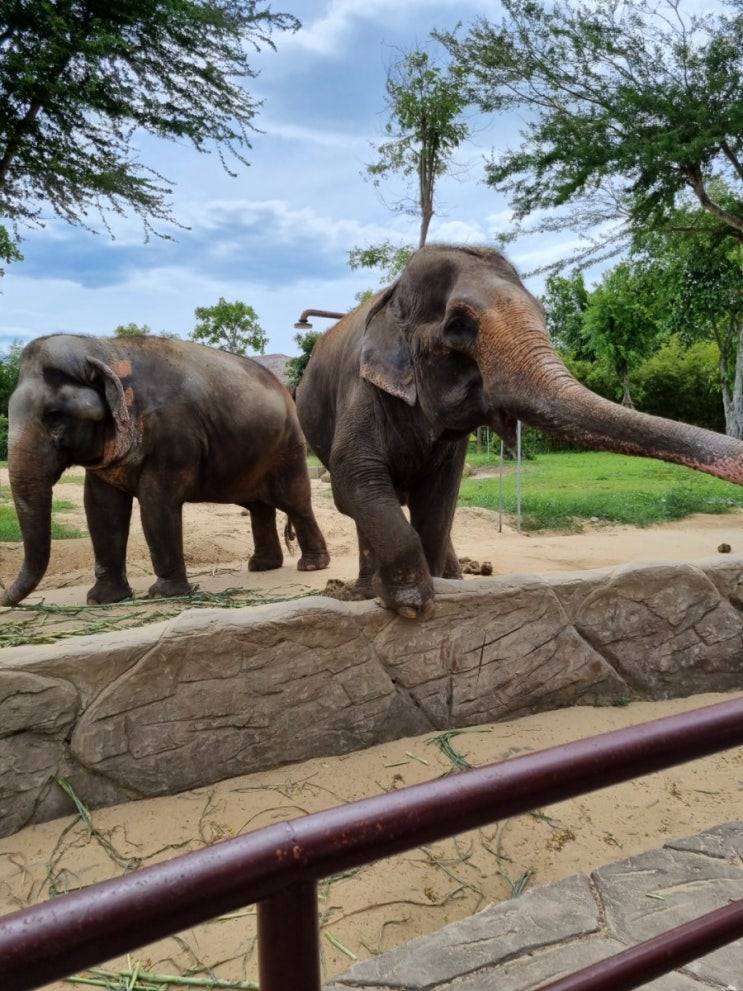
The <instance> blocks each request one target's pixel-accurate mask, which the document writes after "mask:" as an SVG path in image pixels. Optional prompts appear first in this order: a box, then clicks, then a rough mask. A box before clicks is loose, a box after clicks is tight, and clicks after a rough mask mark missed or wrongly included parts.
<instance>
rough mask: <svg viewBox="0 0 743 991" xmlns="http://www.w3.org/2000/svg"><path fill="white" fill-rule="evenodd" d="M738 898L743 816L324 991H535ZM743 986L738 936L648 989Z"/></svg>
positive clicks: (473, 922)
mask: <svg viewBox="0 0 743 991" xmlns="http://www.w3.org/2000/svg"><path fill="white" fill-rule="evenodd" d="M739 899H743V822H730V823H726V824H724V825H721V826H717V827H715V828H714V829H710V830H708V831H706V832H704V833H700V834H699V835H697V836H691V837H688V838H686V839H680V840H670V841H669V842H668V843H666V844H665V845H664V846H663V847H661V848H659V849H656V850H651V851H650V852H649V853H643V854H639V855H638V856H634V857H629V858H627V859H626V860H621V861H618V862H616V863H612V864H608V865H607V866H605V867H600V868H599V869H598V870H596V871H594V872H593V873H592V874H591V875H590V877H589V876H586V875H583V874H577V875H575V876H573V877H569V878H566V879H565V880H563V881H559V882H557V883H556V884H551V885H547V886H545V887H542V888H535V889H534V890H533V891H531V892H528V893H526V894H524V895H522V896H521V897H520V898H518V899H514V900H513V901H508V902H503V903H502V904H499V905H496V906H491V907H489V908H486V909H484V910H483V911H481V912H479V913H478V914H477V915H474V916H472V917H471V918H469V919H464V920H461V921H459V922H454V923H452V924H451V925H449V926H446V927H445V928H444V929H440V930H439V931H438V932H436V933H432V934H431V935H429V936H423V937H421V938H420V939H416V940H414V941H413V942H411V943H408V944H406V945H405V946H401V947H399V948H398V949H396V950H392V951H391V952H389V953H385V954H382V955H380V956H378V957H373V958H371V959H369V960H363V961H359V962H358V963H356V964H354V965H353V966H352V967H351V968H350V969H349V970H347V971H346V972H345V973H344V974H342V975H340V976H339V977H337V978H336V979H335V980H334V982H333V983H332V984H330V985H327V986H326V989H325V991H350V989H353V991H371V989H374V991H443V989H446V991H485V989H489V991H492V989H497V991H537V989H538V988H540V987H542V985H544V984H546V983H548V982H549V981H553V980H556V979H557V978H558V977H564V976H565V975H566V974H569V973H571V972H572V971H574V970H579V969H580V968H581V967H585V966H587V965H588V964H590V963H593V962H595V961H597V960H600V959H602V958H604V957H607V956H610V955H611V954H612V953H616V952H617V951H619V950H621V949H623V948H625V947H626V946H631V945H634V944H635V943H639V942H642V941H643V940H646V939H650V938H651V937H652V936H656V935H658V934H659V933H661V932H665V931H666V930H668V929H672V928H673V927H674V926H677V925H680V924H681V923H683V922H688V921H689V920H691V919H694V918H696V917H698V916H700V915H704V914H705V913H706V912H711V911H713V910H714V909H716V908H720V907H721V906H723V905H726V904H728V903H729V902H731V901H737V900H739ZM645 986H646V987H647V988H648V989H650V991H703V989H710V988H712V989H725V991H743V939H742V940H738V941H737V942H735V943H731V944H729V945H728V946H727V947H724V948H723V949H721V950H717V951H716V952H714V953H710V954H708V955H707V956H705V957H702V958H700V959H698V960H696V961H695V962H693V963H691V964H688V965H687V966H686V967H683V968H681V969H680V970H677V971H674V972H673V973H671V974H667V975H665V976H664V977H661V978H658V979H656V980H654V981H651V982H649V983H648V984H647V985H645Z"/></svg>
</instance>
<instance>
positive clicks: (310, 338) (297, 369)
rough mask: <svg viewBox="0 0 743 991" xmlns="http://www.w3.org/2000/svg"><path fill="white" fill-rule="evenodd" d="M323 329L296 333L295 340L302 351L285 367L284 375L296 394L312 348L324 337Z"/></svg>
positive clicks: (289, 386)
mask: <svg viewBox="0 0 743 991" xmlns="http://www.w3.org/2000/svg"><path fill="white" fill-rule="evenodd" d="M322 334H323V332H322V331H321V330H308V331H306V333H304V334H302V333H299V334H295V335H294V340H295V341H296V343H297V344H298V345H299V350H300V353H299V354H298V355H297V356H296V357H294V358H290V359H289V360H288V361H287V363H286V367H285V368H284V377H285V378H286V384H287V387H288V389H289V391H290V392H291V393H292V395H294V393H295V392H296V389H297V386H298V385H299V383H300V382H301V381H302V376H303V375H304V371H305V369H306V368H307V363H308V362H309V360H310V358H311V356H312V349H313V348H314V346H315V345H316V344H317V342H318V341H319V340H320V338H321V337H322Z"/></svg>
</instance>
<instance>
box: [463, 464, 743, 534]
mask: <svg viewBox="0 0 743 991" xmlns="http://www.w3.org/2000/svg"><path fill="white" fill-rule="evenodd" d="M468 462H469V463H470V464H477V463H478V462H479V463H480V465H485V463H486V462H487V458H486V457H485V456H484V455H481V456H478V455H473V456H472V457H470V458H468ZM489 464H490V467H492V468H493V469H494V470H497V468H498V462H497V459H494V458H492V457H491V460H490V462H489ZM506 467H507V472H506V473H505V474H504V477H503V512H504V513H506V514H508V515H509V516H512V515H515V513H516V489H517V473H516V468H515V462H513V461H507V462H506ZM499 485H500V483H499V479H498V478H486V479H478V478H472V479H463V481H462V485H461V488H460V492H459V505H460V506H483V507H485V508H487V509H494V510H498V509H499ZM737 506H743V486H739V485H733V484H732V483H731V482H722V481H720V480H719V479H717V478H712V476H710V475H705V474H702V473H701V472H698V471H693V470H692V469H691V468H684V467H681V466H680V465H670V464H666V463H665V462H663V461H655V460H653V459H651V458H634V457H627V456H624V455H619V454H605V453H603V452H596V451H590V452H580V453H565V454H541V455H538V456H537V457H536V458H534V460H532V461H525V462H523V464H522V475H521V526H522V529H523V530H526V531H528V530H545V529H560V530H579V529H580V528H581V526H582V525H583V524H584V523H585V522H586V521H588V520H591V519H592V518H595V519H598V520H601V521H604V522H610V523H625V524H631V525H633V526H651V525H653V524H655V523H662V522H664V521H668V520H678V519H682V518H683V517H685V516H689V515H690V514H691V513H725V512H728V511H729V510H731V509H733V508H735V507H737Z"/></svg>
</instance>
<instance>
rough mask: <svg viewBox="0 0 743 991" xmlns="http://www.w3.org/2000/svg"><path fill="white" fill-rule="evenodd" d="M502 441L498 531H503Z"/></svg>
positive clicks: (501, 445) (501, 450) (499, 473)
mask: <svg viewBox="0 0 743 991" xmlns="http://www.w3.org/2000/svg"><path fill="white" fill-rule="evenodd" d="M503 446H504V445H503V441H501V442H500V471H499V472H498V533H503Z"/></svg>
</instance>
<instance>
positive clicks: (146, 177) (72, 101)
mask: <svg viewBox="0 0 743 991" xmlns="http://www.w3.org/2000/svg"><path fill="white" fill-rule="evenodd" d="M298 27H299V22H298V21H297V20H296V18H294V17H292V16H291V15H289V14H281V13H274V12H273V11H272V10H271V8H270V6H269V5H268V4H267V3H263V2H261V0H117V2H116V3H101V2H98V0H64V2H54V3H50V2H48V0H3V3H2V4H1V5H0V217H4V218H6V219H7V220H8V221H9V222H10V223H11V224H12V225H13V228H14V231H15V232H16V236H17V229H18V226H19V225H20V224H23V225H28V224H32V225H33V224H34V223H39V222H40V211H41V207H42V205H43V204H47V205H48V206H50V207H51V208H52V210H53V211H54V212H55V213H56V214H57V215H58V216H60V217H62V218H63V219H64V220H66V221H68V222H69V223H71V224H79V225H82V226H84V227H88V228H90V226H91V223H92V222H91V220H90V214H91V213H94V214H98V215H99V216H100V218H101V220H102V221H103V222H104V224H105V222H106V217H107V215H110V214H111V213H114V214H121V213H124V212H125V210H126V209H132V210H134V211H135V212H136V213H137V214H138V215H139V216H140V217H141V219H142V221H143V224H144V227H145V231H146V233H150V232H152V231H153V229H154V228H153V224H155V223H157V222H162V221H165V222H168V223H170V222H175V220H174V217H173V215H172V212H171V208H170V205H169V203H168V198H169V196H170V192H171V189H170V183H169V181H168V180H167V179H166V178H165V177H164V176H162V175H160V174H159V173H158V172H157V171H155V170H154V169H152V168H150V167H148V166H147V165H145V164H144V163H143V162H142V161H141V160H140V156H139V153H138V150H137V146H136V142H137V141H138V136H139V135H141V134H142V133H143V132H146V133H149V134H152V135H155V136H157V137H160V138H167V139H169V140H172V141H178V142H187V143H189V144H191V145H192V146H193V147H194V148H195V149H196V150H197V151H199V152H209V151H211V150H213V149H216V150H218V152H219V156H220V158H221V160H222V162H223V164H225V157H224V156H225V153H228V154H231V155H232V156H233V157H234V158H235V160H236V161H237V162H238V163H243V164H244V163H246V158H245V150H246V149H248V148H250V141H249V134H250V132H251V131H252V130H254V123H253V121H254V118H255V116H256V113H257V110H258V107H259V103H258V102H257V101H256V100H255V99H253V97H251V96H250V94H249V92H248V90H247V89H246V88H245V85H244V81H245V79H246V78H247V79H252V78H254V77H255V75H256V72H255V70H254V69H253V68H251V65H250V61H249V54H250V52H251V51H260V49H261V48H262V47H264V46H270V47H273V41H272V37H271V36H272V33H273V32H274V31H275V30H287V29H288V30H296V28H298ZM225 167H226V165H225ZM3 235H4V236H3V237H2V238H0V251H3V252H4V253H3V254H0V258H4V259H5V260H6V261H7V260H11V258H12V253H13V252H12V248H10V249H9V246H8V241H9V235H8V232H7V230H5V231H3Z"/></svg>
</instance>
